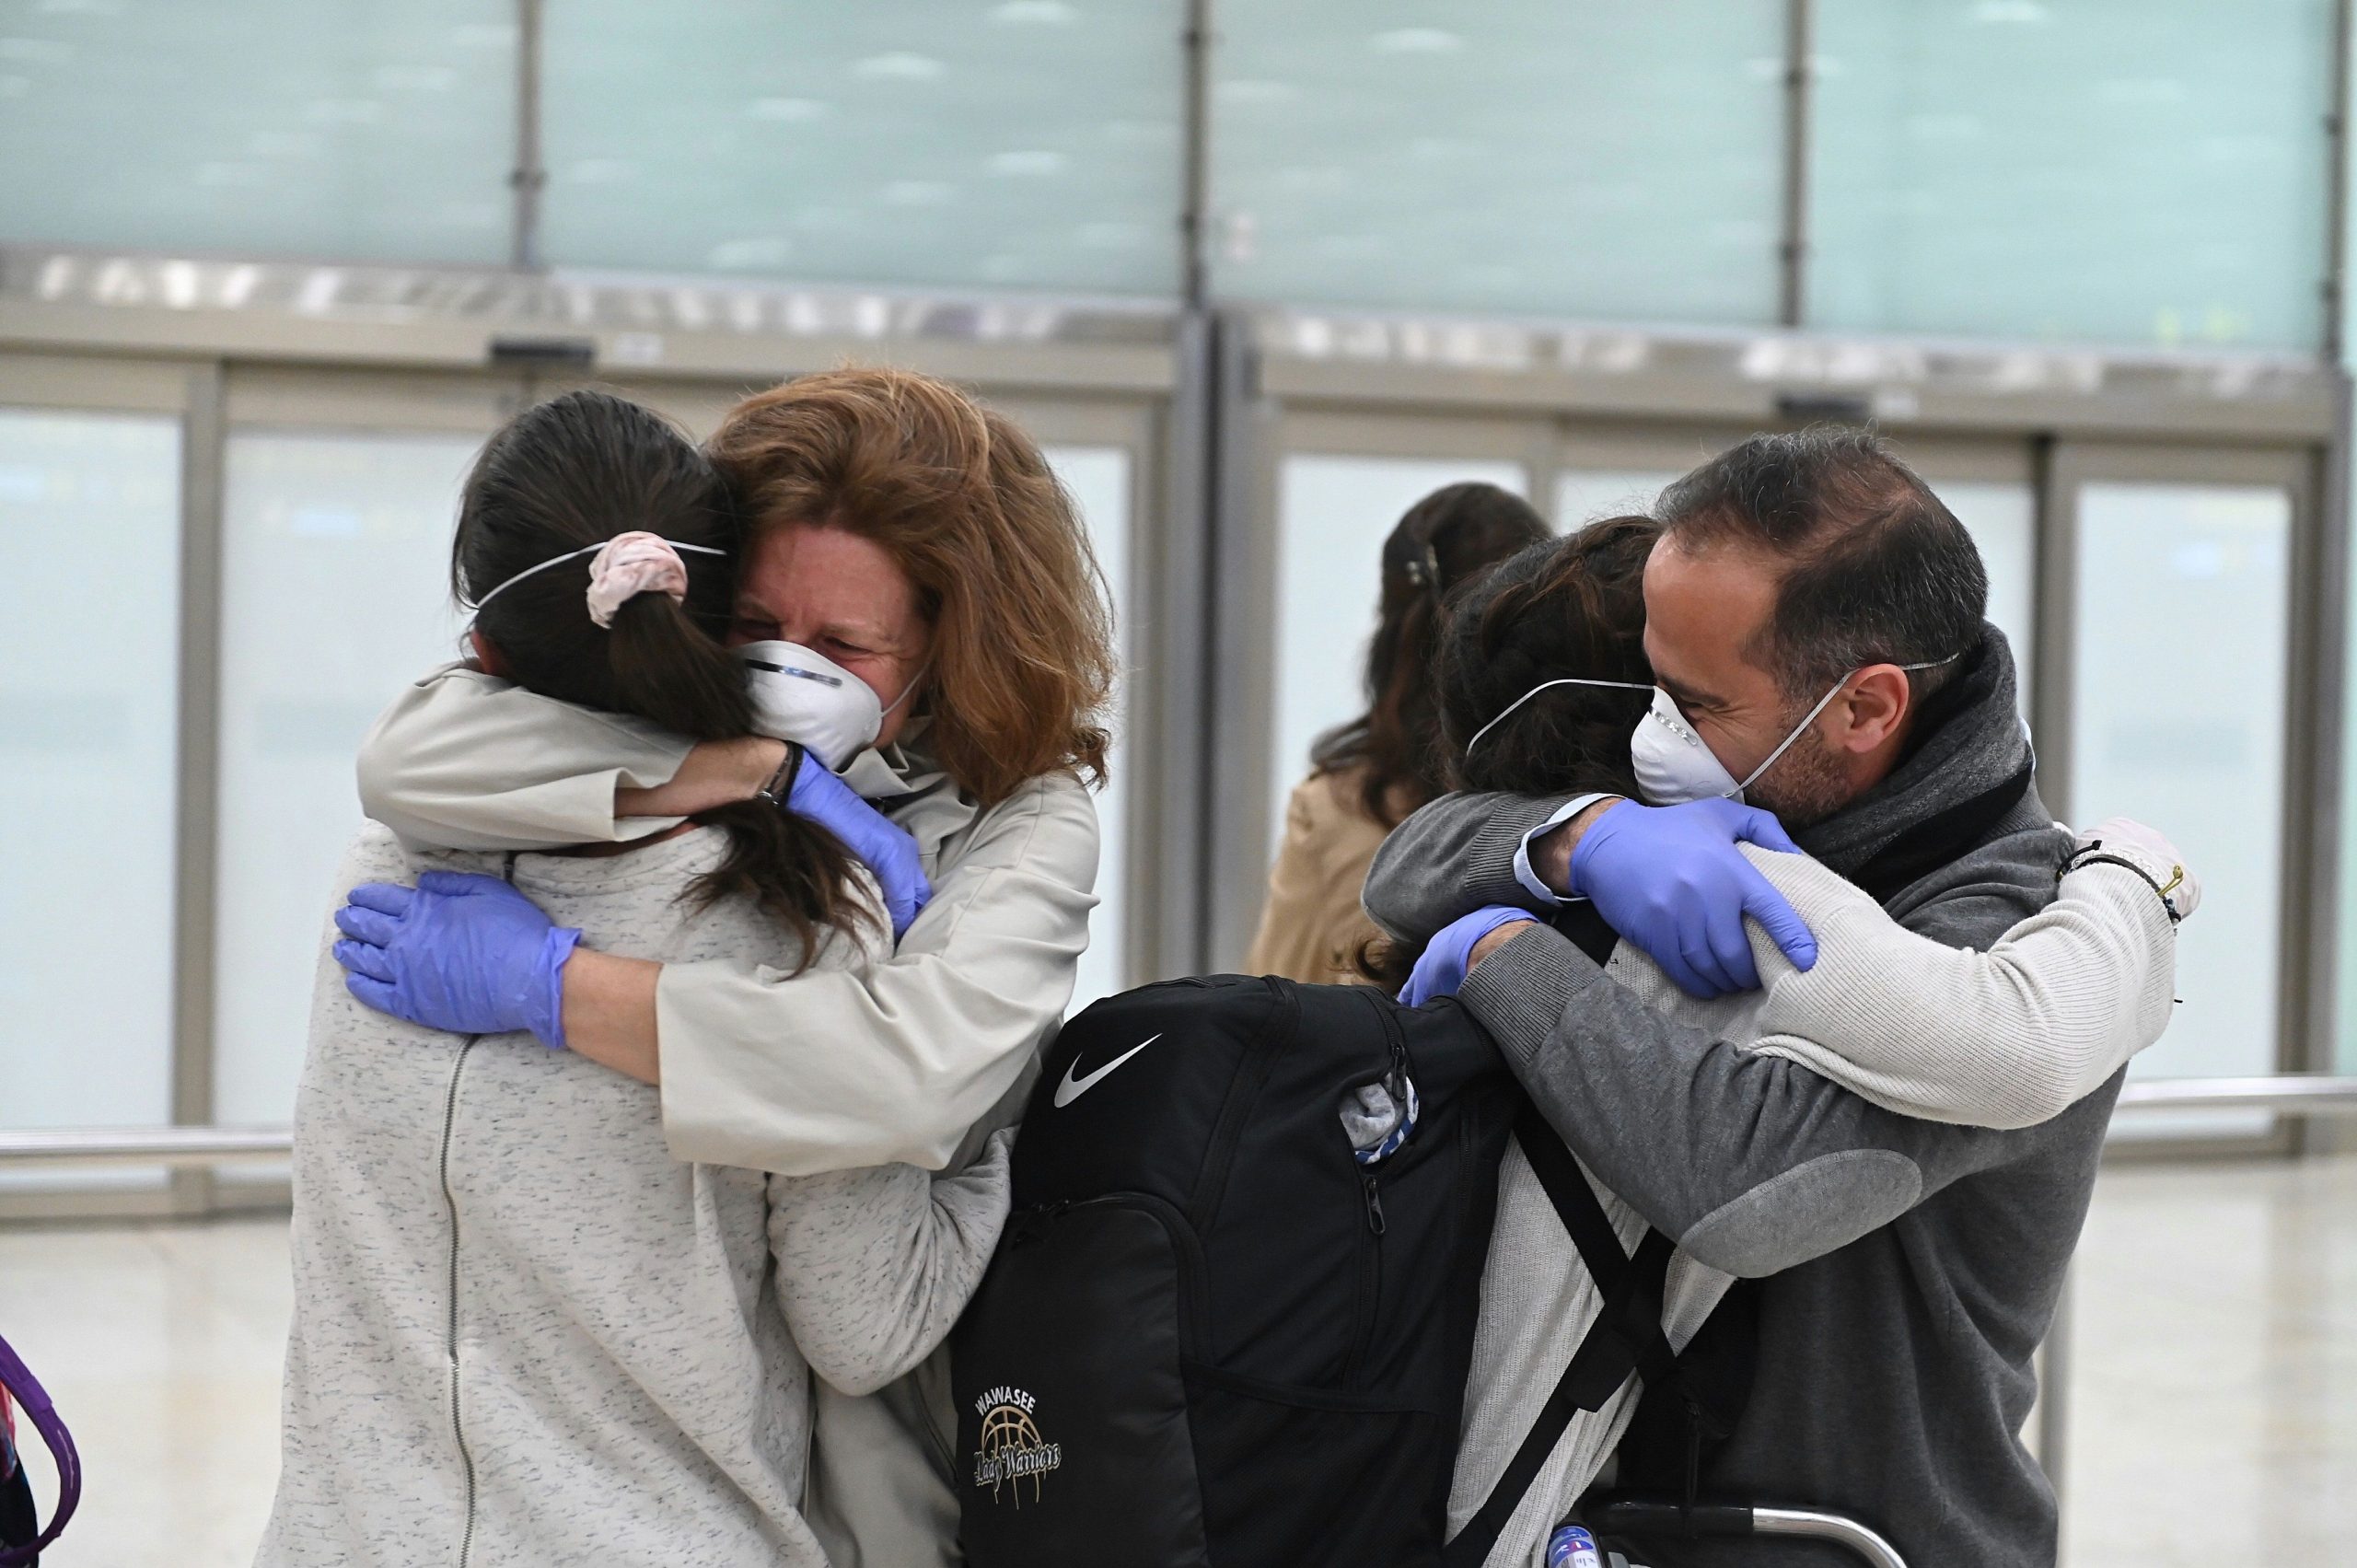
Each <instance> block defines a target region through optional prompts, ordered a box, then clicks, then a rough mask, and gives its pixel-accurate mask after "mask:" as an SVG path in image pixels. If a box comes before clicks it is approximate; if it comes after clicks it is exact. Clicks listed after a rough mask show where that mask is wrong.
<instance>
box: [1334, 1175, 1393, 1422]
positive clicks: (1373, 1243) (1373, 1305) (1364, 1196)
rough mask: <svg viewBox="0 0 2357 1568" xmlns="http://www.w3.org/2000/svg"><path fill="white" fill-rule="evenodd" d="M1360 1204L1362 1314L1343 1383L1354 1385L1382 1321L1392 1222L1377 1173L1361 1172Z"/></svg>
mask: <svg viewBox="0 0 2357 1568" xmlns="http://www.w3.org/2000/svg"><path fill="white" fill-rule="evenodd" d="M1359 1202H1360V1204H1361V1206H1362V1208H1363V1209H1364V1213H1365V1215H1366V1232H1367V1239H1366V1241H1365V1243H1364V1249H1363V1250H1362V1251H1361V1253H1360V1256H1362V1257H1363V1258H1364V1259H1365V1260H1366V1262H1365V1265H1364V1267H1363V1268H1362V1269H1361V1270H1360V1287H1359V1301H1360V1303H1361V1306H1362V1311H1361V1314H1360V1318H1359V1330H1358V1333H1357V1334H1356V1335H1355V1336H1354V1337H1353V1340H1352V1343H1351V1356H1350V1360H1349V1361H1347V1362H1345V1363H1344V1364H1343V1366H1342V1381H1343V1382H1344V1383H1345V1384H1348V1383H1351V1382H1353V1381H1354V1380H1355V1379H1356V1377H1357V1376H1358V1373H1359V1371H1360V1364H1361V1363H1362V1362H1364V1360H1365V1359H1366V1353H1367V1351H1368V1350H1369V1349H1370V1348H1371V1347H1372V1346H1373V1345H1374V1343H1375V1331H1376V1328H1377V1327H1378V1326H1380V1324H1381V1323H1382V1321H1383V1233H1384V1232H1385V1231H1386V1230H1387V1229H1388V1228H1389V1222H1388V1221H1387V1220H1386V1219H1385V1218H1384V1215H1383V1189H1382V1186H1381V1185H1380V1184H1379V1183H1378V1182H1377V1181H1376V1176H1375V1172H1374V1171H1372V1170H1362V1171H1360V1172H1359Z"/></svg>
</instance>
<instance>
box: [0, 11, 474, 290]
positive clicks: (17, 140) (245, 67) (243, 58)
mask: <svg viewBox="0 0 2357 1568" xmlns="http://www.w3.org/2000/svg"><path fill="white" fill-rule="evenodd" d="M516 36H517V30H516V7H515V6H514V5H513V4H512V3H511V0H372V3H371V4H368V5H365V6H326V5H320V4H318V3H317V0H216V3H214V4H207V5H201V6H137V7H129V8H127V7H124V6H98V5H44V6H33V5H24V6H12V7H10V8H9V12H8V14H7V16H6V17H5V19H0V147H5V148H6V157H0V239H6V240H17V241H35V242H49V243H56V244H64V245H77V246H93V247H101V246H122V247H125V248H129V249H135V250H180V249H186V250H199V251H215V252H224V253H228V254H232V255H247V256H292V257H303V258H313V257H317V258H325V259H331V260H366V261H464V262H498V261H505V260H507V256H508V250H509V245H510V234H511V229H512V226H513V224H512V215H513V206H514V203H513V198H512V196H511V194H510V192H509V188H508V183H507V176H508V170H509V169H510V168H512V167H513V166H514V158H515V150H516V127H515V120H516V92H515V81H516Z"/></svg>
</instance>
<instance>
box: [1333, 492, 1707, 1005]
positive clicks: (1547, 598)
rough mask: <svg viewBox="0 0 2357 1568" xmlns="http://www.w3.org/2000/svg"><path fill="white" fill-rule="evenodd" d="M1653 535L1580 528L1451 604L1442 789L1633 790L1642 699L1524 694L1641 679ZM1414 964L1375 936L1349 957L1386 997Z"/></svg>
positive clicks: (1613, 520)
mask: <svg viewBox="0 0 2357 1568" xmlns="http://www.w3.org/2000/svg"><path fill="white" fill-rule="evenodd" d="M1660 537H1661V528H1660V527H1659V525H1657V524H1655V522H1654V521H1653V519H1652V518H1650V517H1608V518H1606V519H1604V520H1603V521H1601V522H1596V523H1590V524H1589V525H1588V526H1587V527H1585V528H1582V529H1581V530H1580V531H1579V532H1577V533H1575V534H1573V535H1572V536H1571V537H1570V538H1568V539H1559V540H1547V541H1546V542H1545V543H1543V544H1534V545H1532V546H1531V547H1530V548H1529V549H1527V550H1526V551H1524V552H1521V553H1520V554H1518V555H1515V556H1513V557H1510V558H1509V559H1507V560H1506V561H1504V562H1502V563H1499V564H1498V565H1497V566H1496V567H1495V568H1494V569H1493V570H1492V571H1491V572H1489V573H1488V574H1486V575H1483V576H1482V577H1481V578H1480V581H1478V582H1476V583H1474V584H1472V585H1470V586H1469V587H1467V588H1466V589H1465V591H1464V592H1463V594H1462V595H1460V596H1459V597H1458V598H1457V600H1456V601H1455V602H1453V603H1452V604H1451V605H1450V606H1449V613H1448V621H1447V624H1446V627H1444V628H1443V630H1442V632H1441V634H1440V636H1439V638H1438V643H1439V658H1438V663H1437V666H1436V668H1434V675H1433V693H1434V701H1435V703H1436V704H1437V708H1438V713H1437V719H1438V724H1439V732H1440V738H1439V746H1440V749H1441V750H1442V752H1443V753H1444V754H1445V758H1446V778H1447V784H1448V787H1449V788H1451V789H1476V790H1499V791H1504V792H1505V793H1508V794H1513V795H1571V794H1579V793H1584V792H1585V791H1589V790H1599V791H1604V792H1607V793H1610V794H1615V795H1631V794H1634V793H1635V791H1636V779H1635V777H1634V769H1633V768H1632V767H1631V763H1630V761H1629V739H1630V736H1631V732H1633V731H1634V730H1635V729H1636V727H1637V721H1638V720H1639V719H1641V718H1643V716H1644V713H1645V707H1646V704H1647V703H1648V702H1649V701H1650V699H1651V693H1650V692H1647V691H1620V690H1618V689H1615V688H1613V687H1608V686H1556V687H1551V688H1550V689H1548V690H1546V691H1539V692H1538V694H1537V695H1536V696H1531V695H1530V693H1531V692H1532V691H1533V690H1534V689H1536V688H1537V687H1538V686H1539V685H1541V684H1542V683H1543V682H1546V681H1550V680H1560V679H1567V678H1568V679H1580V680H1614V681H1626V682H1629V683H1630V684H1631V685H1634V686H1638V687H1644V686H1648V685H1650V684H1651V683H1652V681H1653V678H1654V677H1653V668H1652V667H1651V666H1650V665H1648V664H1647V663H1646V662H1645V592H1644V582H1645V558H1646V557H1647V556H1648V555H1650V554H1652V553H1653V548H1654V542H1655V540H1657V539H1659V538H1660ZM1525 697H1528V699H1529V700H1528V701H1527V702H1524V701H1522V699H1524V698H1525ZM1518 702H1519V703H1521V705H1520V706H1519V707H1516V706H1515V703H1518ZM1509 709H1511V710H1512V711H1511V712H1509V711H1508V710H1509ZM1502 714H1503V715H1504V717H1501V716H1500V715H1502ZM1493 720H1494V721H1496V722H1495V723H1494V725H1493V724H1492V721H1493ZM1477 735H1478V736H1480V744H1479V745H1471V744H1470V743H1471V742H1472V741H1473V738H1474V737H1476V736H1477ZM1469 746H1470V749H1468V748H1469ZM1415 960H1416V954H1415V953H1414V952H1413V951H1411V950H1402V949H1400V948H1399V947H1394V946H1393V945H1392V944H1390V943H1388V942H1387V941H1384V940H1381V939H1377V940H1376V941H1374V942H1370V943H1368V944H1367V945H1366V946H1365V947H1363V948H1361V949H1360V951H1359V954H1358V969H1359V971H1360V973H1361V974H1363V975H1364V976H1365V977H1366V978H1367V979H1368V980H1370V981H1374V982H1375V983H1376V984H1378V985H1381V986H1383V987H1385V988H1386V989H1387V990H1393V991H1396V990H1398V989H1399V987H1400V986H1401V985H1403V984H1405V983H1406V982H1407V979H1408V972H1409V970H1411V968H1412V967H1413V966H1414V964H1415Z"/></svg>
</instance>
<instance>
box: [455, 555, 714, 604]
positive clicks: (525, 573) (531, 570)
mask: <svg viewBox="0 0 2357 1568" xmlns="http://www.w3.org/2000/svg"><path fill="white" fill-rule="evenodd" d="M611 542H612V541H611V540H602V539H601V540H598V542H597V543H595V544H586V545H583V546H582V547H581V548H580V549H579V550H568V551H566V552H564V553H563V554H562V555H552V556H550V557H549V558H548V559H547V560H546V561H543V562H541V563H540V564H539V565H537V566H527V567H525V568H524V569H523V570H522V571H520V572H518V573H517V574H516V575H514V576H512V577H510V578H508V579H507V580H506V581H505V582H504V583H502V584H500V585H499V586H498V587H495V588H493V589H492V590H491V592H489V593H487V594H485V595H483V596H482V598H479V599H477V600H475V601H474V603H472V604H470V605H469V606H468V607H467V609H468V610H470V612H471V613H473V614H476V615H480V614H482V607H483V606H484V605H486V604H489V603H490V602H491V601H492V600H493V599H495V598H498V597H499V596H500V595H501V594H504V593H505V592H506V591H507V590H508V589H510V588H512V587H515V586H516V585H517V584H518V583H520V582H522V581H523V580H524V579H525V578H527V577H530V576H535V575H539V574H540V573H542V572H545V571H547V570H548V569H549V568H550V567H552V566H562V565H563V564H564V563H566V562H568V561H578V560H579V559H581V557H583V556H585V555H595V554H597V553H598V552H599V551H601V550H603V549H605V548H606V546H607V545H608V544H610V543H611ZM663 542H664V543H666V544H668V545H669V546H670V547H671V548H672V549H674V550H692V551H694V552H696V553H697V554H698V555H726V554H727V553H728V552H726V551H725V550H715V549H714V548H713V547H712V546H711V545H708V544H682V543H681V542H679V540H676V539H667V540H664V541H663Z"/></svg>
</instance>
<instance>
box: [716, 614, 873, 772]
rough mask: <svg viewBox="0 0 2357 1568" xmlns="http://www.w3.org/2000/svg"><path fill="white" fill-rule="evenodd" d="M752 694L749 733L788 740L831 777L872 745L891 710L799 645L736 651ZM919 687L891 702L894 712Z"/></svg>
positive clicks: (857, 682) (854, 678)
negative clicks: (820, 765) (743, 664)
mask: <svg viewBox="0 0 2357 1568" xmlns="http://www.w3.org/2000/svg"><path fill="white" fill-rule="evenodd" d="M737 657H738V658H740V659H742V660H743V661H744V662H745V680H746V683H747V685H748V686H749V687H750V688H751V690H752V693H753V731H754V733H755V734H757V735H766V736H768V737H769V738H771V739H772V740H790V741H792V742H793V743H794V744H795V745H796V746H799V747H801V748H802V749H804V750H806V751H808V752H809V753H810V754H811V755H812V756H814V757H816V758H818V759H819V761H821V762H824V763H825V764H826V765H827V767H828V768H829V769H830V771H831V772H838V773H839V772H842V771H843V770H844V769H845V768H847V767H849V766H850V765H851V761H852V759H853V758H854V757H856V756H858V755H859V754H860V753H861V752H863V751H865V750H866V749H868V748H869V747H871V746H873V745H875V744H876V738H877V736H878V735H880V734H882V733H883V730H884V715H885V714H887V713H888V712H890V711H891V710H890V709H888V708H887V707H885V706H884V704H883V703H882V702H881V701H880V700H879V699H878V698H877V695H876V689H875V688H874V687H872V686H870V685H868V683H867V682H866V681H865V680H862V679H860V678H859V677H858V676H856V675H853V673H852V672H851V671H850V670H848V669H845V668H843V667H842V666H841V665H839V664H837V663H836V662H835V661H834V660H832V659H830V658H829V657H828V656H826V655H824V654H821V653H817V652H814V651H813V650H811V649H809V648H806V647H804V646H803V645H801V644H799V643H747V644H746V645H744V646H742V647H740V648H738V649H737ZM916 689H917V683H916V682H915V681H913V680H911V681H910V682H909V688H908V691H903V692H901V693H900V695H899V696H898V697H895V698H894V699H893V700H892V707H894V708H897V707H899V706H900V704H901V703H905V702H907V701H908V700H909V691H915V690H916Z"/></svg>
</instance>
